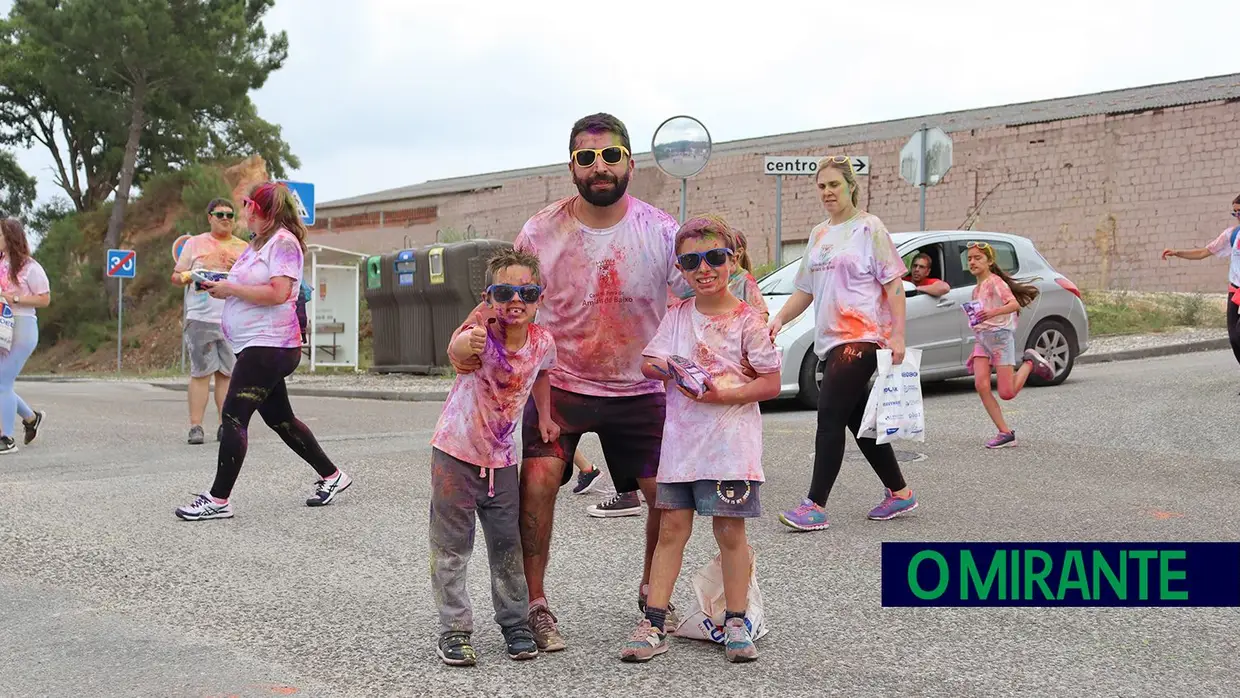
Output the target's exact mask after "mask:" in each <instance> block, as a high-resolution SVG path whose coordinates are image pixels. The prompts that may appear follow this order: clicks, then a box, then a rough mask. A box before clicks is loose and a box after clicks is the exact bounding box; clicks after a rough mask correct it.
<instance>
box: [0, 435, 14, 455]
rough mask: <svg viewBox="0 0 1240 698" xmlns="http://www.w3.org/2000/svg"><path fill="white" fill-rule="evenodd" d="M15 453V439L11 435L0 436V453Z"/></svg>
mask: <svg viewBox="0 0 1240 698" xmlns="http://www.w3.org/2000/svg"><path fill="white" fill-rule="evenodd" d="M3 453H17V440H16V439H14V438H13V437H11V436H0V454H3Z"/></svg>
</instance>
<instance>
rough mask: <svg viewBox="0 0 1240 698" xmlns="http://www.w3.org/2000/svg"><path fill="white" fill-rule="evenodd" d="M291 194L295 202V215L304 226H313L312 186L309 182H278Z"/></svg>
mask: <svg viewBox="0 0 1240 698" xmlns="http://www.w3.org/2000/svg"><path fill="white" fill-rule="evenodd" d="M279 181H281V182H283V183H284V184H285V185H286V186H288V188H289V191H291V192H293V200H294V201H296V202H297V215H299V216H301V222H302V223H305V224H306V225H314V185H313V184H311V183H309V182H290V181H288V180H279Z"/></svg>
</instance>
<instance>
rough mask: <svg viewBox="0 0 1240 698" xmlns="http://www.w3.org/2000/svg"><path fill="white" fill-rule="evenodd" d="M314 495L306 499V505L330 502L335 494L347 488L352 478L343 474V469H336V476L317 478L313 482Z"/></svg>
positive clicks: (322, 504)
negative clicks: (317, 479) (316, 480)
mask: <svg viewBox="0 0 1240 698" xmlns="http://www.w3.org/2000/svg"><path fill="white" fill-rule="evenodd" d="M314 484H315V488H314V495H313V496H311V497H310V498H309V499H307V500H306V506H308V507H324V506H327V505H328V504H331V503H332V500H333V499H335V498H336V495H338V494H340V493H341V492H344V491H345V490H347V489H349V485H352V484H353V480H352V478H350V477H349V476H348V475H345V473H344V471H343V470H340V469H337V470H336V477H333V478H330V479H325V480H319V481H318V482H316V483H314Z"/></svg>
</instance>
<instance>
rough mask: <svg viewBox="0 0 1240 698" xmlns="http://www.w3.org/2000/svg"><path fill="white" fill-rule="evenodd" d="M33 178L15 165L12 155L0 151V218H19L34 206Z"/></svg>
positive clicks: (15, 161)
mask: <svg viewBox="0 0 1240 698" xmlns="http://www.w3.org/2000/svg"><path fill="white" fill-rule="evenodd" d="M34 197H35V181H34V177H31V176H30V175H28V174H26V171H25V170H23V169H22V168H21V165H18V164H17V160H16V159H15V158H14V157H13V154H12V153H8V152H4V151H0V216H16V217H18V218H21V217H22V216H24V215H25V213H26V211H27V210H28V209H29V208H30V207H31V206H32V205H34Z"/></svg>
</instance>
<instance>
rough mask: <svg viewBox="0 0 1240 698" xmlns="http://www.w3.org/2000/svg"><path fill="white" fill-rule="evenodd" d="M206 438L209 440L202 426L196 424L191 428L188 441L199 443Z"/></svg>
mask: <svg viewBox="0 0 1240 698" xmlns="http://www.w3.org/2000/svg"><path fill="white" fill-rule="evenodd" d="M206 440H207V437H206V434H204V433H203V432H202V427H201V426H197V425H195V426H192V427H190V428H189V438H188V439H186V442H187V443H191V444H194V445H197V444H200V443H202V442H203V441H206Z"/></svg>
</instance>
